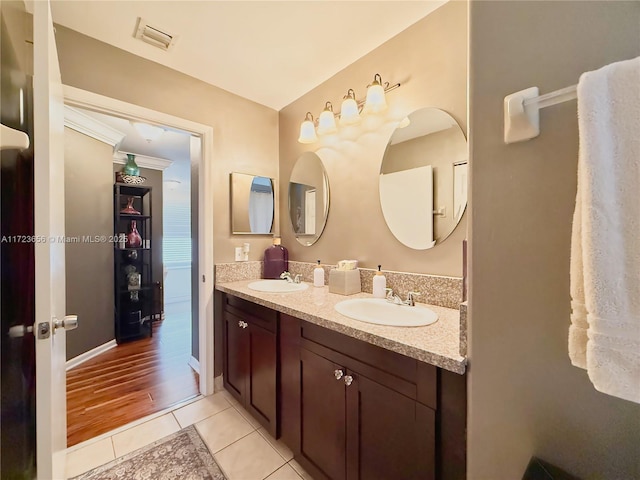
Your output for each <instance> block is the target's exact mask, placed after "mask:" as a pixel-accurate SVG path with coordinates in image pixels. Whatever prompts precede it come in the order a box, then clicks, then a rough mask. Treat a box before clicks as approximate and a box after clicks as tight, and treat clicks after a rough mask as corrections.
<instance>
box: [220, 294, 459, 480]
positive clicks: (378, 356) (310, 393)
mask: <svg viewBox="0 0 640 480" xmlns="http://www.w3.org/2000/svg"><path fill="white" fill-rule="evenodd" d="M217 298H218V299H219V300H220V303H221V305H222V307H216V311H217V312H218V314H217V315H216V318H222V319H223V320H224V321H222V322H217V323H218V326H217V327H216V328H217V329H218V331H220V330H222V333H223V335H222V336H223V342H222V343H223V345H222V350H223V357H224V358H223V359H221V360H222V361H223V369H222V373H223V374H224V385H225V388H226V389H227V390H229V392H230V393H231V394H232V395H234V396H235V397H236V398H238V399H239V401H241V402H242V403H243V405H244V406H245V407H246V408H247V410H248V411H249V412H251V413H252V414H253V415H254V416H255V417H256V418H257V419H258V420H259V421H260V422H261V423H262V424H263V425H265V427H267V430H268V431H269V432H270V433H271V434H272V435H273V436H275V437H276V438H278V437H279V438H280V439H281V440H282V441H283V442H284V443H285V444H286V445H287V446H288V447H289V448H291V450H292V451H293V452H294V456H295V458H296V460H297V461H298V462H299V463H300V464H301V465H302V466H303V467H304V468H305V469H306V470H307V471H308V472H309V473H310V474H311V475H312V476H313V478H314V479H315V480H326V479H331V480H387V479H392V480H404V479H407V480H409V479H416V480H417V479H420V480H432V479H438V480H457V479H464V478H465V476H466V377H465V376H464V375H458V374H456V373H452V372H449V371H446V370H443V369H441V368H437V367H435V366H433V365H430V364H427V363H424V362H420V361H418V360H415V359H412V358H409V357H406V356H404V355H401V354H399V353H396V352H392V351H390V350H386V349H384V348H381V347H377V346H374V345H371V344H369V343H367V342H364V341H361V340H357V339H354V338H351V337H348V336H345V335H342V334H340V333H337V332H334V331H331V330H329V329H326V328H323V327H320V326H318V325H314V324H311V323H309V322H306V321H304V320H300V319H298V318H295V317H292V316H289V315H286V314H283V313H277V312H275V311H272V310H270V309H268V308H265V307H262V306H259V305H256V304H253V303H251V302H247V301H244V300H241V299H239V298H236V297H233V296H231V295H220V296H218V297H217ZM242 322H246V324H247V325H246V327H244V328H243V323H242Z"/></svg>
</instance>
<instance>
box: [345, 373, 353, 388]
mask: <svg viewBox="0 0 640 480" xmlns="http://www.w3.org/2000/svg"><path fill="white" fill-rule="evenodd" d="M344 383H345V384H346V385H347V387H348V386H349V385H351V384H352V383H353V377H352V376H351V375H345V377H344Z"/></svg>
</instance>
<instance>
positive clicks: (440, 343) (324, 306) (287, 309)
mask: <svg viewBox="0 0 640 480" xmlns="http://www.w3.org/2000/svg"><path fill="white" fill-rule="evenodd" d="M254 281H256V280H241V281H237V282H227V283H217V284H216V289H218V290H220V291H221V292H225V293H228V294H231V295H234V296H236V297H239V298H243V299H245V300H249V301H251V302H254V303H257V304H259V305H263V306H265V307H269V308H271V309H273V310H277V311H279V312H282V313H286V314H288V315H291V316H294V317H297V318H300V319H303V320H306V321H308V322H310V323H314V324H316V325H320V326H322V327H325V328H328V329H330V330H334V331H336V332H340V333H343V334H345V335H347V336H349V337H353V338H357V339H359V340H363V341H365V342H368V343H371V344H373V345H377V346H379V347H382V348H386V349H387V350H391V351H394V352H398V353H401V354H403V355H406V356H407V357H411V358H415V359H417V360H421V361H423V362H426V363H430V364H432V365H435V366H437V367H441V368H444V369H445V370H449V371H452V372H455V373H459V374H463V373H464V372H465V368H466V364H467V359H466V358H465V357H463V356H461V355H460V311H459V310H454V309H451V308H444V307H438V306H435V305H427V304H421V305H423V306H425V307H429V308H430V309H431V310H433V311H434V312H436V313H437V314H438V321H437V322H435V323H433V324H431V325H428V326H426V327H390V326H383V325H375V324H370V323H365V322H360V321H358V320H353V319H351V318H349V317H345V316H344V315H341V314H339V313H338V312H336V310H335V308H334V306H335V304H336V303H338V302H341V301H342V300H347V299H351V298H371V297H372V295H371V294H368V293H357V294H355V295H349V296H344V295H338V294H335V293H329V287H328V286H324V287H321V288H320V287H314V286H313V285H310V286H309V288H308V289H306V290H304V291H301V292H292V293H265V292H257V291H255V290H251V289H250V288H249V287H248V285H249V284H250V283H251V282H254ZM407 308H409V307H407Z"/></svg>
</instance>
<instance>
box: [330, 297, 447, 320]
mask: <svg viewBox="0 0 640 480" xmlns="http://www.w3.org/2000/svg"><path fill="white" fill-rule="evenodd" d="M335 309H336V311H337V312H338V313H341V314H342V315H345V316H346V317H349V318H353V319H355V320H360V321H361V322H367V323H375V324H378V325H389V326H393V327H424V326H426V325H431V324H432V323H435V322H436V321H437V320H438V314H437V313H436V312H434V311H433V310H430V309H428V308H426V307H422V306H419V305H416V306H415V307H410V306H408V305H396V304H393V303H390V302H387V301H386V300H385V299H382V298H354V299H351V300H344V301H342V302H340V303H337V304H336V306H335Z"/></svg>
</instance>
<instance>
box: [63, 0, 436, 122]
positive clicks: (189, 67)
mask: <svg viewBox="0 0 640 480" xmlns="http://www.w3.org/2000/svg"><path fill="white" fill-rule="evenodd" d="M444 3H446V0H438V1H424V0H411V1H399V0H396V1H362V0H358V1H340V0H324V1H311V0H298V1H268V0H262V1H244V0H235V1H211V0H209V1H177V0H174V1H143V0H128V1H118V0H110V1H96V0H52V12H53V20H54V22H56V23H59V24H61V25H64V26H66V27H68V28H71V29H73V30H76V31H78V32H80V33H83V34H85V35H88V36H90V37H93V38H96V39H98V40H101V41H103V42H106V43H109V44H111V45H114V46H116V47H118V48H121V49H123V50H126V51H129V52H131V53H133V54H135V55H139V56H141V57H144V58H147V59H149V60H152V61H154V62H157V63H160V64H162V65H165V66H167V67H170V68H173V69H175V70H178V71H180V72H183V73H186V74H188V75H190V76H192V77H195V78H198V79H200V80H202V81H205V82H207V83H210V84H212V85H215V86H218V87H220V88H223V89H225V90H228V91H230V92H233V93H235V94H237V95H240V96H242V97H245V98H248V99H250V100H253V101H255V102H258V103H261V104H263V105H266V106H268V107H271V108H274V109H276V110H280V109H281V108H283V107H285V106H286V105H288V104H290V103H291V102H293V101H294V100H296V99H298V98H300V97H301V96H302V95H304V94H305V93H307V92H308V91H310V90H312V89H313V88H314V87H316V86H318V85H319V84H321V83H322V82H324V81H325V80H327V79H328V78H330V77H332V76H333V75H335V74H336V73H337V72H339V71H340V70H342V69H343V68H345V67H347V66H348V65H350V64H351V63H353V62H354V61H356V60H357V59H359V58H360V57H362V56H363V55H365V54H367V53H368V52H370V51H372V50H373V49H375V48H376V47H378V46H379V45H381V44H382V43H384V42H385V41H387V40H388V39H390V38H391V37H393V36H395V35H396V34H398V33H400V32H401V31H403V30H405V29H406V28H407V27H409V26H410V25H412V24H414V23H415V22H417V21H418V20H420V19H421V18H423V17H425V16H426V15H428V14H429V13H431V12H432V11H433V10H435V9H436V8H438V7H439V6H441V5H443V4H444ZM138 17H142V18H144V19H145V20H146V21H147V22H149V23H151V24H155V25H157V26H159V27H162V28H163V29H166V30H165V31H167V32H168V33H171V34H173V35H177V36H179V39H178V42H177V43H176V46H175V47H174V48H172V49H171V50H170V51H168V52H166V51H162V50H160V49H158V48H156V47H153V46H151V45H149V44H147V43H144V42H142V41H141V40H137V39H135V38H133V33H134V30H135V28H136V24H137V19H138ZM374 73H376V72H371V75H372V78H373V74H374Z"/></svg>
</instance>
